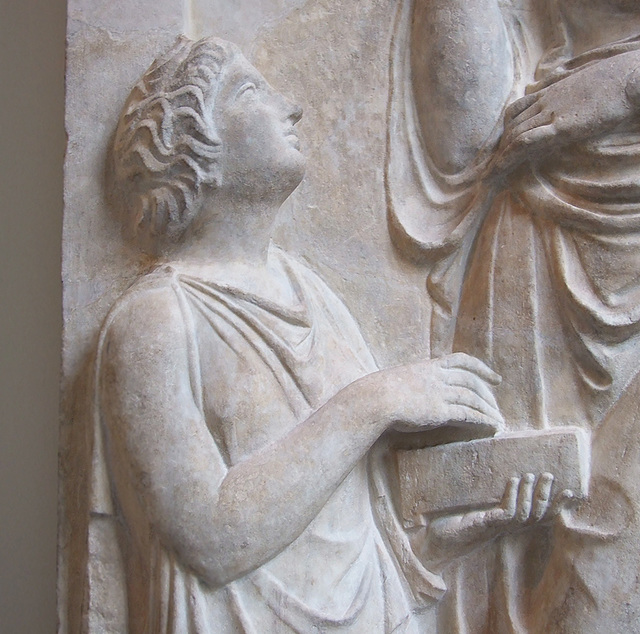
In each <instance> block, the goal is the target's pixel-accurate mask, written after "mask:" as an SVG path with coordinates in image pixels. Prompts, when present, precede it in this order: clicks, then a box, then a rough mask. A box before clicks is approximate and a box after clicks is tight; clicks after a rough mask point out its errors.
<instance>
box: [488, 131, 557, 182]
mask: <svg viewBox="0 0 640 634" xmlns="http://www.w3.org/2000/svg"><path fill="white" fill-rule="evenodd" d="M554 135H555V126H554V125H553V123H550V124H549V125H545V126H543V127H538V128H534V129H532V130H529V131H528V132H526V133H525V134H522V135H521V136H519V137H518V138H515V139H512V140H510V141H509V142H508V143H506V144H505V145H504V146H503V147H502V148H500V149H499V150H498V153H497V154H496V157H495V160H494V161H493V162H492V164H491V173H493V174H495V175H501V174H509V173H510V172H512V171H513V170H514V169H515V168H516V167H518V166H519V165H520V164H521V163H523V162H524V161H525V160H527V158H528V157H529V152H530V150H531V149H533V148H536V147H541V146H544V143H545V142H546V141H548V140H549V139H553V137H554Z"/></svg>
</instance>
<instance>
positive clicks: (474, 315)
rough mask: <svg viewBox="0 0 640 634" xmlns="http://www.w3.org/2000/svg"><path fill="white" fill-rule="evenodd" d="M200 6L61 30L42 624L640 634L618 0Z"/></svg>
mask: <svg viewBox="0 0 640 634" xmlns="http://www.w3.org/2000/svg"><path fill="white" fill-rule="evenodd" d="M200 4H201V3H198V2H194V3H188V6H187V5H186V4H185V5H184V6H182V3H181V2H176V6H175V8H172V2H171V1H170V0H167V2H166V6H165V4H163V5H162V7H161V10H158V13H157V16H158V17H157V19H158V20H159V24H158V25H157V26H156V27H153V28H152V27H151V26H150V27H149V29H150V30H149V33H152V38H153V39H152V40H150V41H147V42H146V43H145V44H144V45H143V44H139V43H138V42H139V38H140V34H139V33H137V24H138V22H139V18H138V19H136V18H135V17H134V16H129V15H128V13H127V12H126V11H125V12H124V14H122V15H119V16H118V17H117V19H113V20H112V18H111V17H109V16H107V17H104V16H102V14H100V12H99V11H95V10H94V9H95V7H92V3H91V2H87V3H86V5H85V4H83V3H79V4H78V6H77V7H71V9H72V11H71V16H75V17H73V19H72V21H71V22H70V35H69V50H70V66H69V86H70V88H69V96H68V107H67V116H68V129H69V131H70V149H69V152H68V156H67V168H66V169H67V172H66V173H67V181H66V182H67V185H66V188H67V190H66V191H67V196H68V198H67V211H66V233H65V246H64V249H65V324H66V326H65V327H66V334H65V337H66V339H65V367H64V373H65V376H64V379H63V390H64V392H63V396H64V400H63V422H62V434H61V439H62V448H61V477H62V487H61V495H62V502H61V504H62V510H63V514H62V519H61V528H60V535H61V538H60V544H61V549H60V552H61V555H60V556H61V565H60V580H59V596H60V630H61V631H64V632H67V631H68V632H132V633H138V632H139V633H143V632H144V633H146V632H149V633H156V632H158V633H160V632H174V633H176V634H178V633H182V632H194V633H195V632H211V633H221V634H222V633H227V632H228V633H229V634H231V633H236V632H238V633H240V632H252V633H255V632H269V633H271V632H274V633H280V632H281V633H283V634H284V633H287V632H300V633H306V632H327V633H329V632H344V633H346V632H350V633H363V634H364V633H367V634H368V633H375V632H380V633H383V632H384V633H391V632H407V633H409V632H416V633H418V632H442V633H447V634H448V633H449V632H470V633H475V632H478V633H480V634H482V633H487V634H489V633H490V634H494V633H497V634H501V633H503V632H504V633H507V632H523V633H525V632H532V633H540V634H542V633H543V632H572V633H574V632H575V633H578V632H581V633H582V632H607V633H609V632H614V633H616V632H635V631H638V632H640V600H639V599H640V588H639V587H638V583H639V582H638V576H637V569H638V559H639V558H638V556H637V554H636V553H637V550H638V547H639V546H640V536H639V535H638V528H637V522H636V520H635V515H636V512H637V511H636V509H637V508H638V501H637V497H638V493H640V491H638V485H637V484H636V482H637V481H638V479H637V478H636V477H635V475H636V471H637V470H638V467H637V466H636V465H638V464H639V462H638V456H637V453H638V448H639V447H640V443H639V442H638V441H637V438H636V433H635V432H636V429H637V427H636V418H637V417H638V414H637V411H638V407H637V405H636V403H637V400H636V393H637V390H638V385H639V384H640V383H639V381H638V379H637V378H636V374H637V363H636V359H637V355H638V354H640V352H639V351H640V347H639V346H640V343H639V342H638V323H640V320H639V319H638V315H636V313H637V312H638V302H637V295H638V289H637V286H638V279H639V278H638V275H639V274H638V273H637V271H638V267H637V266H636V254H637V253H640V250H638V248H637V247H636V245H635V241H636V233H635V232H636V231H637V228H636V226H635V225H636V224H637V223H636V215H637V212H636V207H637V200H636V198H637V194H638V191H637V182H636V181H637V180H638V179H637V175H636V171H637V168H636V162H637V161H636V150H637V147H638V138H637V137H638V129H637V128H638V125H639V122H640V119H639V118H638V115H637V107H638V103H639V99H640V97H638V94H640V92H639V88H638V74H637V67H638V64H637V58H638V57H639V56H640V53H639V52H638V49H639V47H640V44H638V43H639V42H640V11H639V10H638V9H637V7H636V5H635V3H634V2H624V1H623V0H609V1H605V0H602V2H598V3H593V2H589V3H587V2H584V1H583V0H568V1H567V2H563V3H557V4H556V2H555V1H554V0H548V1H545V2H543V1H542V0H513V1H512V2H508V3H503V2H497V1H496V0H478V1H477V2H469V1H466V0H465V1H463V0H393V1H392V0H366V1H364V2H363V3H362V7H361V8H360V18H359V20H358V21H357V22H356V21H355V20H354V14H353V11H354V8H353V7H352V6H351V5H348V4H346V3H342V2H335V1H334V2H330V1H329V0H326V1H324V2H311V1H309V2H306V3H302V2H289V3H284V4H283V5H282V7H281V6H280V5H278V3H268V2H265V3H264V6H262V9H261V10H262V11H263V12H264V16H265V17H264V28H262V30H256V29H258V28H259V25H258V26H256V25H253V26H251V28H249V24H250V23H251V24H253V22H251V21H248V22H247V23H246V25H245V26H246V28H245V27H243V26H242V24H243V21H242V20H238V19H236V18H237V16H236V17H235V18H233V19H231V18H229V19H228V20H227V22H228V25H227V27H225V28H224V29H223V28H221V30H222V31H223V32H224V33H223V34H224V35H225V36H227V37H229V36H233V35H234V34H235V35H236V37H235V38H234V39H236V40H237V41H241V42H243V45H244V46H245V47H246V48H248V49H249V50H251V51H252V55H251V57H252V59H253V60H254V61H255V62H256V65H258V66H260V68H261V70H262V71H263V72H261V71H259V70H257V68H256V66H254V65H253V64H252V63H250V62H249V61H247V59H246V58H245V57H244V56H243V54H242V52H241V51H240V49H239V48H238V47H237V46H236V45H235V44H232V43H230V42H228V41H226V40H223V39H219V37H217V35H218V33H216V32H215V29H213V28H212V23H214V22H215V20H214V17H215V16H214V15H213V14H214V13H215V11H214V9H213V8H212V7H209V6H207V7H205V6H204V4H203V5H202V6H200ZM218 4H221V5H223V4H225V3H224V2H219V3H218ZM285 4H286V7H285V6H284V5H285ZM80 5H82V6H81V7H80ZM276 5H278V6H276ZM79 7H80V8H81V10H80V9H79ZM227 8H228V7H227ZM222 9H223V7H221V10H222ZM178 10H179V11H178ZM216 10H217V9H216ZM245 10H246V9H245ZM92 11H93V16H94V17H93V18H91V19H90V17H88V16H90V15H91V14H92ZM176 12H178V13H179V15H178V13H176ZM80 15H81V16H82V20H79V19H78V16H80ZM256 15H257V14H256ZM96 16H97V17H96ZM100 16H102V17H100ZM266 16H270V17H269V19H267V17H266ZM254 18H255V20H254V22H255V21H256V20H257V17H255V16H254ZM92 19H93V20H95V23H92V21H91V20H92ZM225 19H226V18H225ZM262 19H263V18H260V20H262ZM74 20H77V21H74ZM100 20H104V24H103V23H101V22H100ZM109 20H112V22H111V23H109V24H107V23H108V22H109ZM198 20H200V22H198ZM349 20H352V21H351V22H350V21H349ZM165 22H166V23H165ZM87 24H88V25H89V26H87ZM222 24H226V22H225V21H224V20H221V25H222ZM234 29H236V31H235V32H234ZM243 29H244V30H243ZM251 29H253V30H251ZM323 29H325V30H327V31H331V32H332V33H333V34H337V33H339V32H340V30H341V29H346V30H351V32H352V35H353V40H349V39H344V38H343V39H340V38H337V39H335V40H332V41H331V43H330V44H329V45H328V47H329V48H327V46H326V40H325V39H323V37H322V30H323ZM180 31H187V32H189V36H186V35H178V34H179V33H180ZM196 34H197V36H196ZM200 36H205V37H200ZM176 37H177V39H176ZM323 42H325V46H324V48H323ZM372 44H373V45H372ZM325 49H326V50H325ZM354 51H360V52H358V53H357V54H355V55H354ZM110 54H111V55H112V56H113V57H112V61H109V57H108V56H109V55H110ZM325 54H326V55H327V56H328V57H331V59H328V57H324V56H325ZM367 56H368V57H367ZM154 57H155V61H154V62H153V63H152V64H151V66H149V67H148V68H147V70H146V71H144V68H145V66H146V65H148V64H149V63H150V62H151V60H152V59H153V58H154ZM345 59H347V60H350V61H347V62H346V66H347V67H349V70H348V71H346V72H347V75H348V77H351V79H352V82H351V85H350V83H349V81H345V77H337V76H336V75H334V74H331V73H329V72H328V71H327V72H325V73H324V74H323V72H322V71H323V69H324V70H325V71H326V70H327V69H329V68H331V65H332V64H333V65H334V67H335V68H339V67H340V64H345V61H344V60H345ZM87 60H89V61H87ZM91 60H93V61H92V63H93V65H94V66H95V67H98V65H99V64H103V65H104V66H105V67H106V68H107V69H108V73H107V75H110V76H112V77H113V78H114V87H113V88H111V89H105V93H104V94H105V97H104V99H103V101H104V103H101V101H100V95H99V94H98V93H96V91H95V90H93V91H92V90H91V88H90V86H91V85H93V86H94V87H95V85H96V83H97V81H96V79H95V78H94V77H95V76H94V75H92V74H91V73H92V67H91V63H90V61H91ZM117 60H120V61H117ZM122 60H129V61H130V62H131V66H130V67H129V66H126V67H123V66H119V64H120V63H121V61H122ZM367 60H369V61H367ZM278 63H280V66H279V67H277V68H276V67H272V68H271V69H270V71H269V68H270V66H271V65H272V64H273V65H277V64H278ZM366 64H369V66H368V67H367V66H366ZM365 67H367V68H369V72H363V69H364V68H365ZM121 68H122V70H120V69H121ZM116 69H117V70H116ZM136 69H137V70H136ZM84 73H86V76H85V74H84ZM140 75H141V77H140ZM271 76H274V77H279V78H280V81H282V84H281V85H284V86H286V87H287V90H286V91H285V92H286V96H285V94H283V91H281V90H280V89H276V88H274V87H273V86H272V85H271V83H269V81H268V80H267V79H266V78H265V77H268V78H270V77H271ZM137 77H140V78H139V79H137ZM136 79H137V81H136ZM372 80H374V81H375V82H377V84H378V89H377V90H376V91H375V93H371V96H367V94H366V93H365V92H364V91H363V87H364V86H365V85H366V82H367V81H369V82H370V81H372ZM92 82H93V83H92ZM131 86H133V88H132V89H131ZM291 87H298V88H302V89H303V90H302V92H301V94H300V95H299V98H300V99H302V100H303V102H304V106H305V111H306V112H305V115H304V116H303V112H302V110H303V109H302V107H301V106H300V105H298V102H297V99H295V98H294V97H292V96H291V95H292V94H293V93H292V91H291V90H289V89H290V88H291ZM129 91H130V92H129ZM85 92H86V94H88V95H90V97H89V99H88V101H87V104H88V105H86V106H85V111H84V112H82V108H81V107H80V103H81V95H82V94H84V93H85ZM127 92H129V96H128V98H127V97H126V93H127ZM323 100H324V101H323ZM365 100H368V101H366V104H367V105H366V108H364V107H363V106H362V104H363V103H364V101H365ZM122 103H124V106H122ZM314 106H316V107H319V111H317V110H315V111H314ZM101 108H102V109H103V110H104V114H100V109H101ZM359 108H362V109H360V110H359ZM118 110H120V114H119V115H118V114H117V112H118ZM350 112H359V113H360V114H359V116H358V117H355V118H354V119H353V120H352V122H351V123H349V121H350V119H349V117H348V113H350ZM385 112H386V117H385V116H384V115H385ZM92 113H93V114H92ZM336 113H337V118H335V116H336ZM375 113H377V115H376V114H375ZM92 116H93V117H94V119H93V120H92V119H91V117H92ZM83 117H84V119H83ZM95 117H99V118H100V119H101V120H103V121H110V123H107V124H106V125H105V124H104V123H102V124H101V126H102V127H99V128H96V127H95V125H94V124H93V123H90V122H91V121H95ZM308 118H310V119H311V122H312V126H311V127H308V128H305V121H306V120H307V119H308ZM376 121H377V124H374V123H373V122H376ZM77 122H81V123H79V124H77ZM74 125H75V127H74ZM376 126H377V127H376ZM326 130H330V131H331V134H329V135H328V136H327V135H326V134H325V131H326ZM345 142H346V143H347V144H348V146H349V148H350V149H349V152H353V160H351V161H350V162H347V163H345V164H344V165H343V169H342V170H341V171H333V168H332V167H331V165H332V163H335V162H336V161H338V159H337V158H335V157H337V153H338V152H339V150H340V148H341V147H343V144H344V143H345ZM357 147H369V148H375V152H373V153H368V152H366V153H363V152H358V151H357V149H356V148H357ZM84 150H87V152H86V156H87V157H88V158H87V160H86V162H85V163H84V164H83V163H82V159H81V158H80V157H81V156H82V153H83V151H84ZM305 156H306V157H307V158H305ZM105 166H106V167H105ZM367 170H369V171H367ZM305 173H306V176H305ZM82 174H88V175H89V176H81V175H82ZM74 176H75V178H72V177H74ZM78 176H80V177H78ZM303 179H304V180H303ZM96 186H99V187H101V188H102V191H101V193H98V190H97V189H96ZM355 190H357V191H355ZM92 192H93V193H92ZM83 200H85V201H86V200H91V201H92V202H91V204H92V205H93V206H92V207H89V208H88V211H87V210H86V209H85V210H83V209H82V206H81V205H80V203H81V201H83ZM323 200H324V201H328V202H327V209H326V211H323V210H321V209H319V207H318V206H317V202H318V201H323ZM348 201H352V203H353V201H359V204H360V206H356V207H353V205H352V204H350V203H349V202H348ZM363 201H364V203H365V204H364V205H362V204H361V203H363ZM92 214H93V215H92ZM74 221H75V222H78V223H80V224H79V225H78V227H79V226H85V227H87V231H88V235H82V234H81V232H80V231H79V230H78V229H77V228H73V222H74ZM83 223H84V224H83ZM638 235H640V234H638ZM92 239H93V240H94V242H95V246H96V247H101V248H102V249H104V250H101V248H92V246H91V240H92ZM101 258H102V260H101ZM114 258H115V259H114ZM101 262H102V264H101ZM373 271H376V274H375V275H373V276H372V275H371V272H373ZM425 280H426V287H425ZM399 317H400V319H398V318H399ZM405 320H406V321H405Z"/></svg>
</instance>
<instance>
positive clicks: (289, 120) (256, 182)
mask: <svg viewBox="0 0 640 634" xmlns="http://www.w3.org/2000/svg"><path fill="white" fill-rule="evenodd" d="M213 107H214V109H215V111H214V121H215V125H216V129H217V132H218V134H219V136H220V140H221V143H222V179H221V186H222V187H225V186H231V187H245V188H256V189H257V190H262V189H264V187H265V186H267V187H269V188H272V189H274V190H278V189H280V188H283V189H284V190H287V194H286V195H287V196H288V195H289V194H290V193H291V191H293V189H295V188H296V187H297V186H298V185H299V183H300V181H301V180H302V177H303V175H304V165H305V161H304V157H303V155H302V154H301V153H300V142H299V140H298V136H297V134H296V131H295V129H294V126H295V125H296V123H298V121H299V120H300V118H301V116H302V110H301V108H300V107H299V106H297V105H295V104H293V103H292V102H290V101H289V100H288V99H286V98H285V97H284V96H283V95H281V94H280V93H278V92H277V91H275V90H274V89H273V88H272V87H271V86H270V85H269V84H268V83H267V81H266V80H265V79H264V77H263V76H262V75H261V74H260V73H259V72H258V71H257V70H256V69H255V68H254V67H253V66H252V65H251V64H249V62H248V61H247V60H246V59H245V58H244V57H243V56H238V57H236V58H235V59H234V60H233V61H232V62H231V63H230V65H229V67H228V68H227V71H226V73H225V78H224V80H223V83H222V87H221V89H220V91H219V93H218V95H217V96H216V98H215V103H214V106H213ZM247 193H249V192H247Z"/></svg>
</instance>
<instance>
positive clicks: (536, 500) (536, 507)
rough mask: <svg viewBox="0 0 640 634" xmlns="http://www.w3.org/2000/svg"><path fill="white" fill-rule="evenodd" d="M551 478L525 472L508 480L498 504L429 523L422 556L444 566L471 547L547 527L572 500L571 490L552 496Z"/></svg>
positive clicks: (551, 476)
mask: <svg viewBox="0 0 640 634" xmlns="http://www.w3.org/2000/svg"><path fill="white" fill-rule="evenodd" d="M552 489H553V475H552V474H550V473H543V474H542V475H540V476H539V477H538V478H536V477H535V476H534V474H532V473H527V474H525V475H524V476H523V477H521V478H516V477H514V478H511V479H510V480H509V482H508V483H507V486H506V489H505V492H504V496H503V498H502V502H501V503H500V504H499V505H497V506H495V507H493V508H490V509H486V510H481V511H470V512H467V513H460V514H457V515H448V516H444V517H439V518H437V519H435V520H433V521H432V522H431V523H430V524H429V528H428V535H427V542H426V544H425V547H424V556H425V557H426V558H427V559H428V560H429V561H430V562H431V563H432V565H433V564H436V565H437V564H439V563H447V562H449V561H451V560H452V559H454V558H456V557H459V556H461V555H464V554H465V553H467V552H469V551H470V550H471V549H473V548H474V547H475V546H478V545H480V544H482V543H485V542H488V541H491V540H493V539H495V538H496V537H499V536H501V535H506V534H510V533H516V532H518V531H521V530H523V529H525V528H527V527H529V526H533V525H536V524H548V523H551V522H553V521H554V520H555V518H556V517H558V516H559V515H560V514H561V513H562V511H563V510H564V509H566V508H568V507H569V506H570V505H571V504H572V503H573V502H574V500H575V496H574V494H573V492H572V491H570V490H564V491H562V492H561V493H559V494H558V495H556V496H555V497H553V496H552Z"/></svg>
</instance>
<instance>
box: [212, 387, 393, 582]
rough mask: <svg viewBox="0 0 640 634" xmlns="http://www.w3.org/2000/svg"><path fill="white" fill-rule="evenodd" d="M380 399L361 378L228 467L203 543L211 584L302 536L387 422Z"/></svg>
mask: <svg viewBox="0 0 640 634" xmlns="http://www.w3.org/2000/svg"><path fill="white" fill-rule="evenodd" d="M370 387H373V384H370ZM379 397H380V395H379V394H378V395H377V398H376V399H375V400H376V401H378V405H377V406H376V407H374V406H373V405H372V403H373V402H374V399H373V398H371V396H370V394H369V393H368V379H367V377H365V378H364V379H361V380H360V381H357V382H356V383H354V384H351V385H349V386H347V387H346V388H344V389H343V390H342V391H341V392H339V393H338V394H337V395H336V396H335V397H334V398H332V399H331V400H330V401H329V402H328V403H327V404H325V405H324V406H323V407H322V408H320V409H319V410H318V411H317V412H315V413H314V414H313V415H312V416H311V417H310V418H308V419H307V420H306V421H304V422H303V423H301V424H300V425H298V426H297V427H296V428H295V429H294V430H293V431H292V432H291V433H289V434H288V435H287V436H286V437H284V438H283V439H282V440H280V441H278V442H277V443H273V444H271V445H269V446H268V447H266V448H265V449H263V450H261V451H259V452H257V453H255V454H253V455H252V456H251V457H250V458H248V459H247V460H245V461H243V462H240V463H238V464H237V465H235V466H234V467H232V468H231V469H230V470H229V472H228V474H227V476H226V477H225V479H224V481H223V482H222V484H221V486H220V489H219V494H218V498H217V501H216V504H215V508H214V509H213V513H212V523H211V525H210V526H208V527H207V533H208V535H209V536H210V540H207V539H205V540H203V542H201V543H202V545H203V547H204V548H205V549H206V550H209V551H213V552H215V553H216V564H215V566H214V569H213V570H210V571H208V572H209V575H208V576H209V578H210V579H209V580H210V581H212V582H213V583H215V585H224V584H225V583H228V582H230V581H232V580H233V579H235V578H238V577H240V576H242V575H244V574H246V573H248V572H250V571H251V570H254V569H256V568H258V567H259V566H261V565H262V564H264V563H266V562H267V561H269V560H270V559H272V558H273V557H274V556H275V555H276V554H277V553H279V552H280V551H281V550H283V549H284V548H285V547H286V546H288V545H289V544H290V543H291V542H293V541H294V540H295V539H296V538H297V537H298V536H299V535H300V534H301V533H302V531H303V530H304V529H305V528H306V527H307V526H308V524H309V523H310V522H311V521H312V520H313V519H314V518H315V517H316V516H317V514H318V513H319V511H320V510H321V509H322V507H323V506H324V504H325V503H326V502H327V500H328V499H329V497H330V496H331V494H332V493H333V492H334V491H335V490H336V489H337V487H338V486H339V485H340V483H341V482H342V481H343V480H344V478H345V477H346V476H347V475H348V474H349V473H350V472H351V471H352V470H353V468H354V466H355V465H356V464H358V462H359V461H360V460H361V459H362V458H363V457H364V455H365V454H366V452H367V451H368V450H369V448H370V447H371V445H372V444H373V443H374V442H375V441H376V440H377V439H378V437H379V436H380V435H381V434H382V433H383V432H384V431H385V430H386V429H387V427H388V426H389V424H390V422H391V420H390V418H389V417H387V416H385V415H384V413H383V412H384V411H385V408H382V407H380V405H379ZM207 541H208V542H209V543H208V544H207V543H206V542H207ZM212 573H213V574H212Z"/></svg>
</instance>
